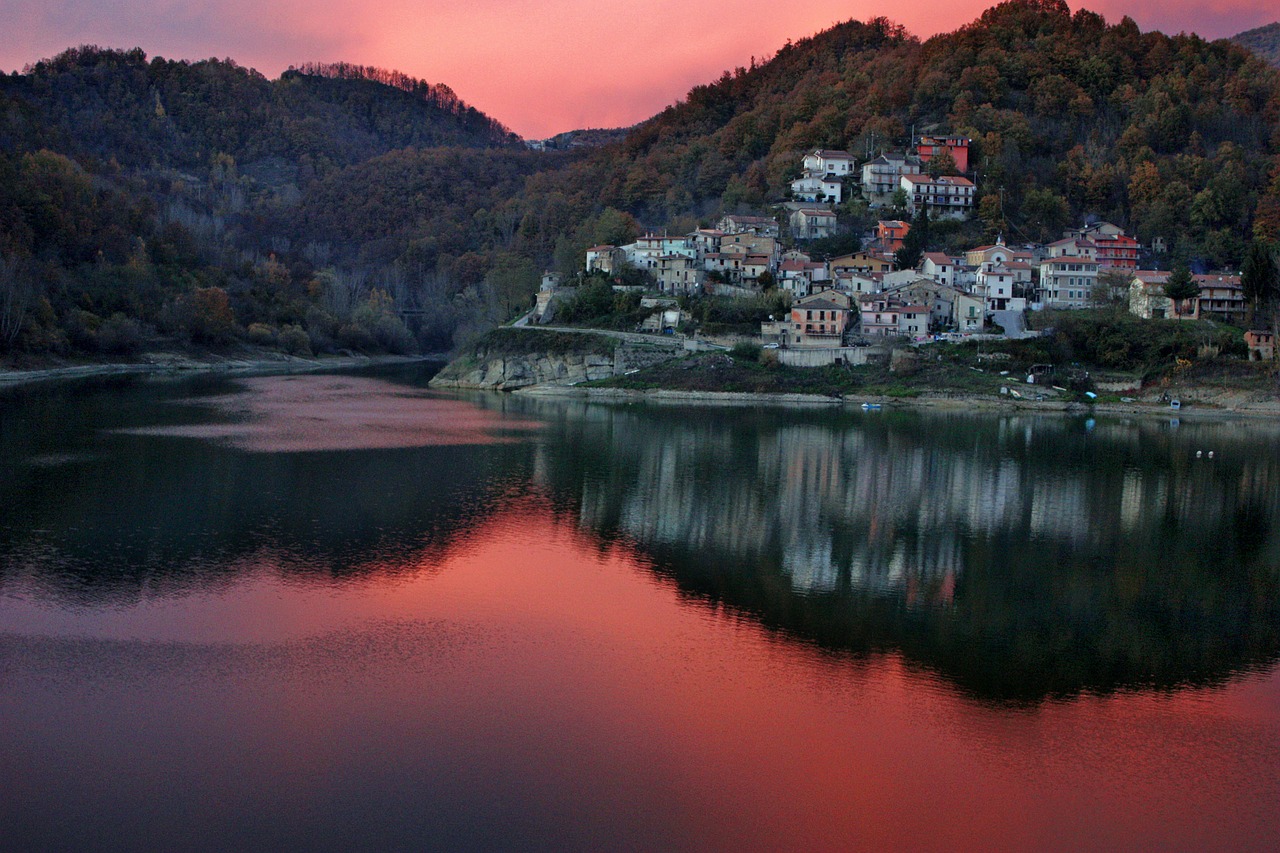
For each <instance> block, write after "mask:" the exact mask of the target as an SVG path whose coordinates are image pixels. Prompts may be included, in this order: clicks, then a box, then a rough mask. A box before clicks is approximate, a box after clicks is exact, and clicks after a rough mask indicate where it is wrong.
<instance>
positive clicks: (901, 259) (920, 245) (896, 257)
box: [893, 204, 929, 270]
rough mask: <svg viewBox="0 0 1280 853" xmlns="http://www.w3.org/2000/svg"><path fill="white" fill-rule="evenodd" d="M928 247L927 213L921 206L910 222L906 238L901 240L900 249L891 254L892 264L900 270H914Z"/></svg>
mask: <svg viewBox="0 0 1280 853" xmlns="http://www.w3.org/2000/svg"><path fill="white" fill-rule="evenodd" d="M928 247H929V211H928V210H927V209H925V207H924V205H923V204H922V205H921V206H920V212H919V213H918V214H916V217H915V218H914V219H912V220H911V228H910V230H908V231H907V236H906V237H903V238H902V248H901V249H899V250H898V251H896V252H894V253H893V262H894V263H895V264H897V265H898V269H900V270H908V269H914V268H915V265H916V264H918V263H920V258H921V257H922V256H923V255H924V250H925V249H927V248H928Z"/></svg>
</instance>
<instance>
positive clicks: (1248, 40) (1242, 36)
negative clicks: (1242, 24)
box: [1231, 21, 1280, 67]
mask: <svg viewBox="0 0 1280 853" xmlns="http://www.w3.org/2000/svg"><path fill="white" fill-rule="evenodd" d="M1231 40H1232V41H1233V42H1235V43H1236V44H1238V45H1241V46H1242V47H1247V48H1249V50H1252V51H1253V52H1254V53H1256V54H1258V56H1261V57H1262V58H1263V59H1265V60H1266V61H1267V62H1270V63H1271V64H1272V65H1275V66H1277V67H1280V21H1277V22H1276V23H1274V24H1267V25H1266V26H1264V27H1257V28H1256V29H1252V30H1245V31H1244V32H1242V33H1239V34H1238V35H1234V36H1232V37H1231Z"/></svg>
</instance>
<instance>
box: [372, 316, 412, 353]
mask: <svg viewBox="0 0 1280 853" xmlns="http://www.w3.org/2000/svg"><path fill="white" fill-rule="evenodd" d="M373 339H374V340H375V341H377V342H378V344H379V345H380V346H381V347H382V348H383V349H385V350H386V351H387V352H392V353H395V354H396V355H410V354H412V353H415V352H417V350H418V342H417V341H415V340H414V338H413V333H412V332H410V331H409V327H408V326H406V325H405V324H404V321H403V320H401V319H400V318H399V317H396V316H395V315H393V314H386V315H383V316H382V317H379V318H378V320H377V321H376V322H375V323H374V325H373Z"/></svg>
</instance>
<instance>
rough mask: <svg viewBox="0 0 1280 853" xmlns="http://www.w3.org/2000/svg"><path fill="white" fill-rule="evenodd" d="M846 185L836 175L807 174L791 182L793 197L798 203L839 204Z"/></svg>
mask: <svg viewBox="0 0 1280 853" xmlns="http://www.w3.org/2000/svg"><path fill="white" fill-rule="evenodd" d="M843 192H844V185H843V184H842V183H841V181H840V179H839V178H838V177H836V176H835V175H827V174H817V173H806V174H804V175H801V176H800V177H798V178H796V179H795V180H794V181H792V182H791V195H792V197H793V198H795V199H797V200H798V201H808V202H819V201H823V202H830V203H831V204H839V203H840V199H841V196H842V194H843Z"/></svg>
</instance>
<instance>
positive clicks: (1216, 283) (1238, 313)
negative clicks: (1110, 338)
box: [1129, 270, 1245, 323]
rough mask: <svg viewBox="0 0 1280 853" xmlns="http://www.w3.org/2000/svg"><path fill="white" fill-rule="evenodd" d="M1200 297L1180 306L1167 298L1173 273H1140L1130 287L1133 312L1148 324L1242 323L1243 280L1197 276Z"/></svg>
mask: <svg viewBox="0 0 1280 853" xmlns="http://www.w3.org/2000/svg"><path fill="white" fill-rule="evenodd" d="M1191 278H1192V280H1193V281H1195V283H1196V284H1197V285H1199V287H1200V295H1199V296H1197V297H1195V298H1193V299H1184V300H1182V301H1181V302H1180V303H1179V304H1178V305H1176V306H1175V305H1174V304H1173V300H1171V299H1170V298H1169V297H1167V296H1165V295H1164V285H1165V282H1166V281H1168V280H1169V273H1167V272H1161V271H1158V270H1138V271H1136V272H1135V273H1134V274H1133V278H1132V279H1131V280H1130V283H1129V311H1130V313H1132V314H1136V315H1138V316H1139V317H1142V318H1143V319H1145V320H1165V319H1170V318H1173V319H1178V320H1209V319H1212V320H1220V321H1222V322H1226V323H1235V322H1238V321H1239V320H1240V319H1241V318H1242V317H1243V316H1244V313H1245V300H1244V288H1243V286H1242V285H1241V283H1240V276H1238V275H1232V274H1229V273H1207V274H1200V275H1193V276H1192V277H1191Z"/></svg>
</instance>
